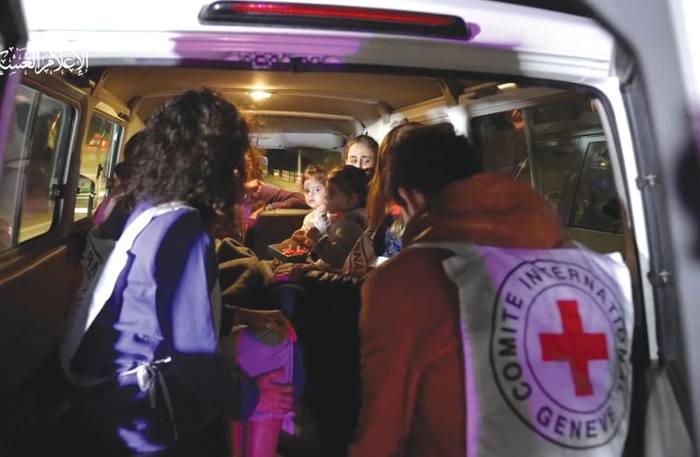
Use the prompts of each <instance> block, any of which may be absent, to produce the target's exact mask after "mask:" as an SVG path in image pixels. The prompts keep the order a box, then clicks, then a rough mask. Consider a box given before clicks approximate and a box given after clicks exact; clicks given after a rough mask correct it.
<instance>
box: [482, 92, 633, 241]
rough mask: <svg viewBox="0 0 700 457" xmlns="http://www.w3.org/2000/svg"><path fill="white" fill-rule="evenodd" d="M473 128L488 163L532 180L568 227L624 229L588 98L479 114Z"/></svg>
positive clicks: (489, 166)
mask: <svg viewBox="0 0 700 457" xmlns="http://www.w3.org/2000/svg"><path fill="white" fill-rule="evenodd" d="M471 131H472V136H473V138H474V143H475V145H476V147H477V149H478V150H479V151H480V152H481V154H482V155H483V160H484V166H485V167H486V169H487V170H489V171H495V172H500V173H505V174H508V175H509V176H511V177H513V178H514V179H519V180H522V181H525V182H528V183H531V184H532V186H533V187H534V188H535V189H536V190H537V191H538V192H539V193H540V194H542V195H543V196H544V197H545V198H546V199H547V201H549V202H550V204H551V205H552V206H553V207H554V208H555V209H556V210H557V212H558V213H559V215H560V217H561V218H562V220H563V221H564V223H565V225H566V226H567V227H573V228H580V229H587V230H596V231H601V232H609V233H618V234H619V233H622V225H621V217H620V207H619V204H618V200H617V192H616V189H615V183H614V180H613V175H612V170H611V167H610V158H609V153H608V145H607V142H606V140H605V136H604V134H603V130H602V125H601V122H600V117H599V115H598V113H597V112H596V110H595V105H594V104H593V103H592V101H591V100H590V99H589V98H587V97H581V96H574V97H571V98H566V99H562V100H558V101H550V102H548V103H543V104H540V105H537V106H533V107H529V108H524V109H517V110H507V111H502V112H498V113H493V114H489V115H486V116H479V117H475V118H474V119H473V120H472V123H471Z"/></svg>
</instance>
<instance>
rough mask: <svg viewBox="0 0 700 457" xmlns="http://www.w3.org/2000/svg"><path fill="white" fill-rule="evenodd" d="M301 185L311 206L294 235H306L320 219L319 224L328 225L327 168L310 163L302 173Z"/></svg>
mask: <svg viewBox="0 0 700 457" xmlns="http://www.w3.org/2000/svg"><path fill="white" fill-rule="evenodd" d="M301 179H302V181H301V185H302V188H303V191H304V200H305V201H306V204H307V205H308V206H309V208H311V209H312V210H313V211H311V212H310V213H309V214H307V215H306V217H305V218H304V222H303V223H302V224H301V228H300V229H299V230H297V231H296V232H294V235H293V237H294V238H296V237H300V236H306V233H307V232H308V231H309V230H311V229H312V228H313V227H314V222H315V221H316V220H318V221H319V222H318V224H319V226H322V227H323V226H326V225H327V224H326V221H327V219H328V210H327V209H326V203H325V199H326V169H325V168H323V167H321V166H318V165H309V166H308V167H306V170H304V174H303V175H302V178H301Z"/></svg>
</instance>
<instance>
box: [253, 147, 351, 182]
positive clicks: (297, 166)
mask: <svg viewBox="0 0 700 457" xmlns="http://www.w3.org/2000/svg"><path fill="white" fill-rule="evenodd" d="M263 154H264V157H265V159H266V162H267V165H266V166H267V169H268V174H267V176H266V177H265V181H266V182H267V183H268V184H271V185H273V186H275V187H279V188H281V189H285V190H289V191H292V192H299V191H300V189H301V179H302V175H303V173H304V169H306V167H307V166H309V165H311V164H313V165H320V166H322V167H324V168H325V169H326V170H331V169H332V168H334V167H337V166H338V165H342V163H343V155H342V153H341V152H340V151H327V150H323V149H304V148H300V149H269V150H267V151H263Z"/></svg>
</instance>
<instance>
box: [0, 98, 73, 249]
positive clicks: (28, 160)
mask: <svg viewBox="0 0 700 457" xmlns="http://www.w3.org/2000/svg"><path fill="white" fill-rule="evenodd" d="M73 116H74V110H73V109H72V108H71V107H70V106H69V105H68V104H66V103H64V102H62V101H60V100H57V99H55V98H53V97H50V96H48V95H45V94H42V93H40V92H38V91H36V90H34V89H30V88H28V87H25V86H20V88H19V90H18V93H17V96H16V99H15V109H14V112H13V119H12V123H11V126H10V131H9V134H8V139H7V148H6V153H5V158H4V159H5V163H4V164H3V175H2V178H1V179H0V248H7V247H9V246H13V245H15V244H17V243H21V242H23V241H26V240H28V239H31V238H34V237H36V236H39V235H41V234H44V233H46V232H48V231H49V230H50V229H51V227H52V225H53V222H54V220H55V215H56V211H55V210H56V209H57V208H56V205H55V202H56V200H54V198H53V197H52V194H53V193H55V192H56V189H58V188H59V186H60V184H62V182H61V175H62V171H63V165H64V160H65V157H66V154H67V151H68V142H69V140H70V138H69V137H70V133H71V132H70V130H71V124H72V118H73Z"/></svg>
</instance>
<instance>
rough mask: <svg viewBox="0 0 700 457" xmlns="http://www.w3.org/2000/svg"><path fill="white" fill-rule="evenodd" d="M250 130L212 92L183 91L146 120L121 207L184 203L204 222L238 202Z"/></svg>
mask: <svg viewBox="0 0 700 457" xmlns="http://www.w3.org/2000/svg"><path fill="white" fill-rule="evenodd" d="M248 135H249V128H248V124H247V123H246V121H245V119H244V118H243V117H242V115H241V113H240V112H239V111H238V110H237V109H236V107H235V106H234V105H233V104H231V103H230V102H228V101H226V100H225V99H224V98H223V97H222V96H221V95H219V94H217V93H215V92H214V91H212V90H211V89H208V88H202V89H196V90H188V91H186V92H184V93H182V94H180V95H177V96H175V97H173V98H172V99H170V100H169V101H167V102H166V103H165V104H164V105H163V106H161V107H160V108H158V109H157V110H156V111H155V112H154V113H153V114H152V115H151V116H150V117H149V118H148V120H147V122H146V128H145V129H144V130H143V135H142V137H141V138H140V140H139V141H138V144H137V145H136V150H135V151H134V153H133V156H132V159H131V161H130V165H131V166H130V173H129V178H128V179H127V180H126V182H125V186H124V194H123V195H124V196H123V199H122V200H121V202H122V205H124V207H125V209H127V210H132V209H133V208H134V207H135V206H136V205H137V204H139V203H141V202H143V201H148V202H150V203H151V204H154V205H156V204H159V203H164V202H168V201H183V202H185V203H186V204H188V205H191V206H193V207H195V208H197V209H198V210H199V211H200V212H201V213H202V217H203V219H204V220H205V222H206V223H210V222H211V221H212V220H213V218H214V216H215V215H216V213H217V212H218V211H221V210H224V209H225V208H228V207H230V206H232V205H233V203H235V202H237V201H240V199H241V198H242V195H243V182H244V181H245V180H246V178H247V174H248V170H247V169H246V163H245V159H244V154H245V152H246V150H248V148H249V146H250V140H249V138H248Z"/></svg>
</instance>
